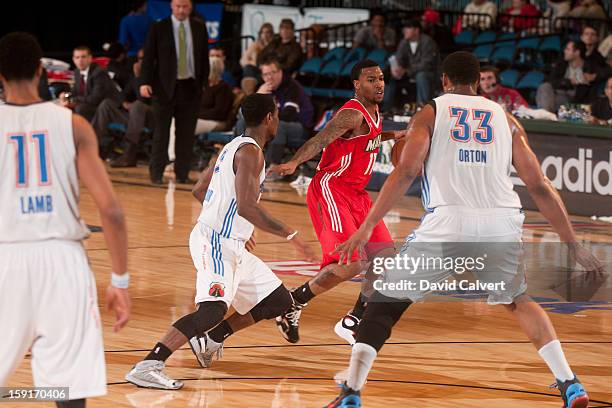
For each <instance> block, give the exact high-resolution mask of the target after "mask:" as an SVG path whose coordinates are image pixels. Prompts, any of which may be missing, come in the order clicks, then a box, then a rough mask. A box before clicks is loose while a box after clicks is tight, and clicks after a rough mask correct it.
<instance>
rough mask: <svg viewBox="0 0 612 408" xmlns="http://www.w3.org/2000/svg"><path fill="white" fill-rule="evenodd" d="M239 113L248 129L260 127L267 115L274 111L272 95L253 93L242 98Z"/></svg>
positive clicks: (274, 105) (274, 104)
mask: <svg viewBox="0 0 612 408" xmlns="http://www.w3.org/2000/svg"><path fill="white" fill-rule="evenodd" d="M240 111H241V112H242V116H243V117H244V123H245V124H246V125H247V126H248V127H255V126H259V125H261V122H263V120H264V119H265V117H266V115H267V114H268V113H274V111H276V103H275V102H274V98H273V97H272V95H267V94H259V93H254V94H251V95H249V96H247V97H246V98H244V101H242V105H241V106H240Z"/></svg>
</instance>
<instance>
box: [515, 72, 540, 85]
mask: <svg viewBox="0 0 612 408" xmlns="http://www.w3.org/2000/svg"><path fill="white" fill-rule="evenodd" d="M543 81H544V73H543V72H541V71H529V72H527V73H526V74H525V75H523V77H522V78H521V79H520V80H519V81H518V83H517V84H516V89H537V88H538V86H540V84H541V83H542V82H543Z"/></svg>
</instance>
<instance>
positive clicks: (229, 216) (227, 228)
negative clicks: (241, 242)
mask: <svg viewBox="0 0 612 408" xmlns="http://www.w3.org/2000/svg"><path fill="white" fill-rule="evenodd" d="M237 210H238V203H237V202H236V200H235V199H233V198H232V202H231V203H230V206H229V208H228V209H227V213H226V214H225V219H224V220H223V227H221V235H222V236H224V237H225V238H229V237H230V233H231V232H232V227H233V226H234V225H233V224H234V216H235V215H236V211H237Z"/></svg>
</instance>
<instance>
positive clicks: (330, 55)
mask: <svg viewBox="0 0 612 408" xmlns="http://www.w3.org/2000/svg"><path fill="white" fill-rule="evenodd" d="M347 51H348V50H347V49H346V48H344V47H336V48H333V49H331V50H329V51H327V53H326V54H325V55H324V56H323V62H324V63H326V62H329V61H331V60H334V59H338V60H340V61H342V59H343V58H344V56H345V55H346V52H347Z"/></svg>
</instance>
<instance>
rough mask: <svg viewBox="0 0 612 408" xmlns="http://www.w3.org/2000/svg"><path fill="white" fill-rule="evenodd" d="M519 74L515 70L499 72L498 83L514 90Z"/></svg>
mask: <svg viewBox="0 0 612 408" xmlns="http://www.w3.org/2000/svg"><path fill="white" fill-rule="evenodd" d="M519 76H520V74H519V72H518V71H517V70H516V69H507V70H505V71H502V72H500V74H499V82H500V83H501V84H502V85H503V86H507V87H510V88H516V84H517V83H518V80H519Z"/></svg>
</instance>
